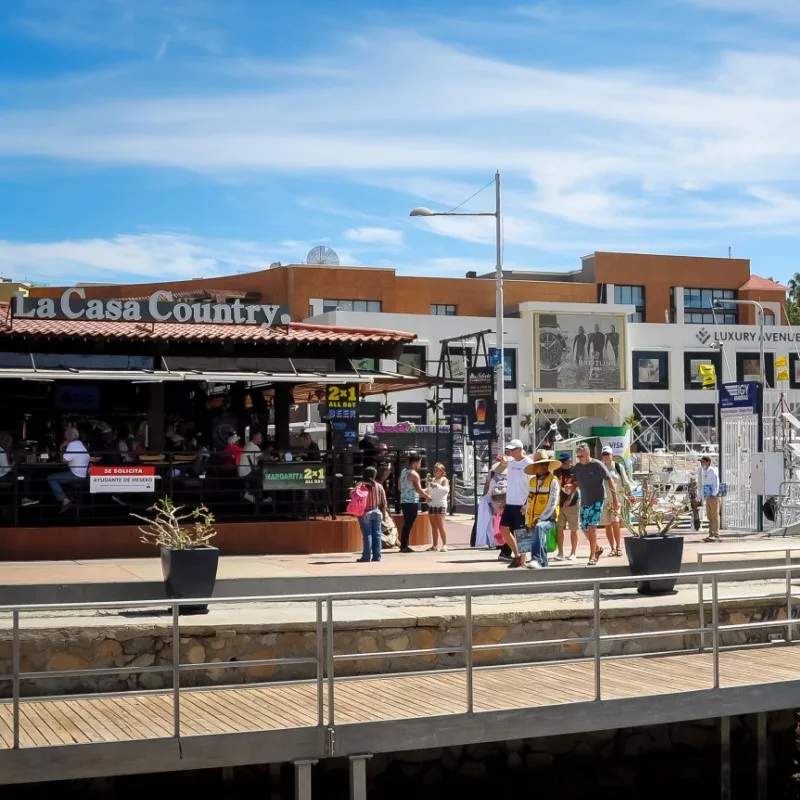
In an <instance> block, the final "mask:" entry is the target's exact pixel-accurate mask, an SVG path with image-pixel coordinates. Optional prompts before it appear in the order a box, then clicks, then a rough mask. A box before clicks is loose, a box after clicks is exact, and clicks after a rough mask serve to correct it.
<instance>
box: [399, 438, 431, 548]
mask: <svg viewBox="0 0 800 800" xmlns="http://www.w3.org/2000/svg"><path fill="white" fill-rule="evenodd" d="M421 460H422V459H420V457H419V455H418V454H417V453H411V454H410V455H409V456H408V466H407V467H406V468H405V469H404V470H403V471H402V472H401V473H400V510H401V511H402V512H403V530H402V531H401V533H400V552H401V553H413V552H414V551H413V550H412V549H411V548H410V547H409V545H408V542H409V539H410V538H411V529H412V528H413V527H414V523H415V522H416V521H417V515H418V514H419V501H420V499H422V500H424V501H425V502H426V503H429V502H430V501H431V496H430V495H429V494H428V493H427V492H426V491H425V490H424V489H423V488H422V483H421V481H420V479H419V472H418V470H419V465H420V463H421Z"/></svg>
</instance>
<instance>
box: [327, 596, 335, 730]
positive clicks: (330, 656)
mask: <svg viewBox="0 0 800 800" xmlns="http://www.w3.org/2000/svg"><path fill="white" fill-rule="evenodd" d="M327 612H328V619H327V632H328V635H327V637H326V639H327V659H326V660H327V666H326V670H325V671H326V673H327V677H328V725H329V726H333V724H334V720H335V716H334V708H333V670H334V660H333V599H332V598H330V597H329V598H328V603H327Z"/></svg>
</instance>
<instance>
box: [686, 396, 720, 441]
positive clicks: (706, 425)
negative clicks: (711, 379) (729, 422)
mask: <svg viewBox="0 0 800 800" xmlns="http://www.w3.org/2000/svg"><path fill="white" fill-rule="evenodd" d="M684 410H685V411H686V423H687V425H686V430H685V431H684V432H683V437H684V439H685V440H686V441H687V442H693V443H699V444H715V443H716V441H717V407H716V406H715V405H714V404H713V403H687V404H686V405H685V406H684Z"/></svg>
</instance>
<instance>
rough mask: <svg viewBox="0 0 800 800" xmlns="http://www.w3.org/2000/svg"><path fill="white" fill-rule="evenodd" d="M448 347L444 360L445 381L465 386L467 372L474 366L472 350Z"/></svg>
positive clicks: (443, 356)
mask: <svg viewBox="0 0 800 800" xmlns="http://www.w3.org/2000/svg"><path fill="white" fill-rule="evenodd" d="M446 347H447V351H446V353H443V354H442V356H441V357H442V359H444V368H443V372H444V379H445V380H446V381H450V382H452V383H458V384H463V383H464V382H465V381H466V380H467V370H468V369H469V368H470V367H471V366H472V363H473V361H472V349H471V348H469V347H452V346H450V347H448V346H447V345H446Z"/></svg>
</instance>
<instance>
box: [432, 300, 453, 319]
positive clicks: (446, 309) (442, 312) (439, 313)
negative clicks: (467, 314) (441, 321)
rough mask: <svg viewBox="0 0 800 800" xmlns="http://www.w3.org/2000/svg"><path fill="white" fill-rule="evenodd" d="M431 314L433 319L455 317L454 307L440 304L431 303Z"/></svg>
mask: <svg viewBox="0 0 800 800" xmlns="http://www.w3.org/2000/svg"><path fill="white" fill-rule="evenodd" d="M431 314H433V315H434V316H435V317H454V316H455V315H456V307H455V306H452V305H442V304H441V303H431Z"/></svg>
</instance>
